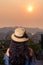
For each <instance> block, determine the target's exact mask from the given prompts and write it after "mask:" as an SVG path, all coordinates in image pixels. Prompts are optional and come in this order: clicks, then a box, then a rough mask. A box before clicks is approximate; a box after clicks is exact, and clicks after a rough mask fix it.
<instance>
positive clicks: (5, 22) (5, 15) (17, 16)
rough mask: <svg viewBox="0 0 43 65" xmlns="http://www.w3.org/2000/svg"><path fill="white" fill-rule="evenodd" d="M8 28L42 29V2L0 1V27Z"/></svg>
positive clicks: (39, 0)
mask: <svg viewBox="0 0 43 65" xmlns="http://www.w3.org/2000/svg"><path fill="white" fill-rule="evenodd" d="M29 5H31V6H32V7H33V11H32V12H28V11H27V9H26V8H27V7H28V6H29ZM8 26H25V27H39V28H43V0H0V27H8Z"/></svg>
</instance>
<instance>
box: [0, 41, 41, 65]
mask: <svg viewBox="0 0 43 65" xmlns="http://www.w3.org/2000/svg"><path fill="white" fill-rule="evenodd" d="M10 42H11V41H10V40H1V41H0V64H1V65H2V64H3V63H4V62H3V55H4V53H5V51H6V49H7V48H8V47H9V44H10ZM28 46H29V47H31V48H32V49H33V50H34V53H35V55H36V58H37V59H38V58H39V54H40V52H41V45H40V44H34V43H33V42H32V41H31V40H30V41H29V42H28Z"/></svg>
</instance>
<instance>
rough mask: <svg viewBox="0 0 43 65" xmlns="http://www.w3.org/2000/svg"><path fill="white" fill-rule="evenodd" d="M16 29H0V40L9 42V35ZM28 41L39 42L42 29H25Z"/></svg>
mask: <svg viewBox="0 0 43 65" xmlns="http://www.w3.org/2000/svg"><path fill="white" fill-rule="evenodd" d="M15 28H16V27H4V28H0V40H5V39H8V40H10V36H11V34H12V33H13V32H14V29H15ZM25 29H26V32H27V34H28V36H29V38H30V39H32V40H33V41H34V42H39V40H41V34H43V29H39V28H25Z"/></svg>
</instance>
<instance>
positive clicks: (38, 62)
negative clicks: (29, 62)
mask: <svg viewBox="0 0 43 65" xmlns="http://www.w3.org/2000/svg"><path fill="white" fill-rule="evenodd" d="M35 65H43V61H41V60H36V63H35Z"/></svg>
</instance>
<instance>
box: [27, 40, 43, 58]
mask: <svg viewBox="0 0 43 65" xmlns="http://www.w3.org/2000/svg"><path fill="white" fill-rule="evenodd" d="M28 46H29V47H30V48H32V49H33V51H34V54H35V56H36V59H39V56H40V53H41V50H42V49H41V43H37V44H36V43H33V41H31V40H30V41H29V42H28Z"/></svg>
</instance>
